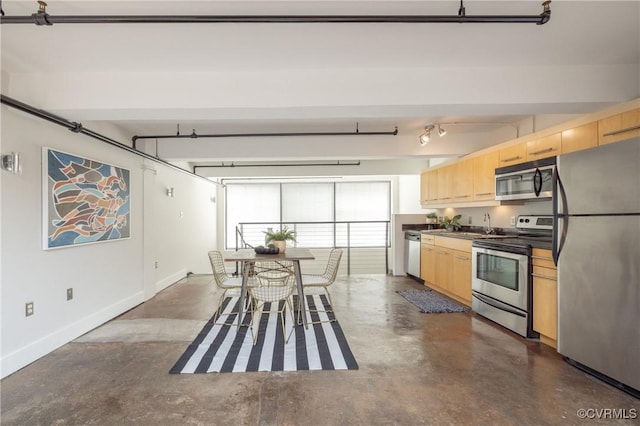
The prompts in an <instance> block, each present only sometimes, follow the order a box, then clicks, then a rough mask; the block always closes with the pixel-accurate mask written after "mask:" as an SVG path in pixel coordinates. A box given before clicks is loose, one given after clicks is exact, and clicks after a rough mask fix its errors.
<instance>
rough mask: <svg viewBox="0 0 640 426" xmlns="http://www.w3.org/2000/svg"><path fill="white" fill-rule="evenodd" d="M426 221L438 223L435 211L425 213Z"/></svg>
mask: <svg viewBox="0 0 640 426" xmlns="http://www.w3.org/2000/svg"><path fill="white" fill-rule="evenodd" d="M426 222H427V223H438V215H437V214H435V213H427V220H426Z"/></svg>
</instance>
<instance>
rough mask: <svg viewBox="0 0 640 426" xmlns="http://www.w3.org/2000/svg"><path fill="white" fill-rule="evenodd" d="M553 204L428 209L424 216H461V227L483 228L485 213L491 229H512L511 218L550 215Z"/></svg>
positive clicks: (534, 203) (545, 202) (531, 203)
mask: <svg viewBox="0 0 640 426" xmlns="http://www.w3.org/2000/svg"><path fill="white" fill-rule="evenodd" d="M552 210H553V204H552V202H551V201H550V200H547V201H531V202H527V203H525V204H522V205H519V204H518V205H503V206H494V207H464V208H447V209H428V210H425V218H426V214H427V213H429V212H432V211H433V212H435V213H436V214H437V215H438V217H442V216H449V217H452V216H455V215H457V214H460V215H462V217H461V219H460V224H461V225H463V226H473V227H478V226H479V227H483V226H486V225H487V222H485V221H484V216H485V213H489V216H490V217H491V227H493V228H514V227H515V224H514V225H512V224H511V218H512V217H517V216H518V215H525V214H537V215H545V214H548V215H551V214H552Z"/></svg>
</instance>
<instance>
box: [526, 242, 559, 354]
mask: <svg viewBox="0 0 640 426" xmlns="http://www.w3.org/2000/svg"><path fill="white" fill-rule="evenodd" d="M532 264H533V329H534V330H535V331H537V332H538V333H540V341H541V342H542V343H545V344H547V345H549V346H551V347H554V348H556V347H557V339H558V281H557V269H556V267H555V266H554V264H553V260H552V258H551V251H550V250H542V249H533V256H532Z"/></svg>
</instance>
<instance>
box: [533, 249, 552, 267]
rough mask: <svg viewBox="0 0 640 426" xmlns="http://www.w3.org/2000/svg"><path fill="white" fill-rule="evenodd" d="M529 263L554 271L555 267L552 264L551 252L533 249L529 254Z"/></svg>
mask: <svg viewBox="0 0 640 426" xmlns="http://www.w3.org/2000/svg"><path fill="white" fill-rule="evenodd" d="M531 263H532V264H533V265H537V266H543V267H545V268H553V269H556V265H555V264H554V263H553V257H552V254H551V250H545V249H537V248H534V249H533V252H532V254H531Z"/></svg>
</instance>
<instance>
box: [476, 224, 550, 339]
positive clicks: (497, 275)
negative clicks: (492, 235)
mask: <svg viewBox="0 0 640 426" xmlns="http://www.w3.org/2000/svg"><path fill="white" fill-rule="evenodd" d="M551 219H552V218H551V216H546V215H544V216H534V215H526V216H525V215H523V216H518V220H517V223H516V228H517V230H518V234H517V236H515V237H513V236H512V237H511V238H504V239H479V240H474V241H473V245H472V248H471V251H472V255H473V258H472V261H471V264H472V268H473V269H472V270H473V275H472V280H471V288H472V293H471V307H472V308H473V310H474V311H475V312H476V313H478V314H480V315H482V316H484V317H486V318H489V319H490V320H492V321H495V322H497V323H498V324H500V325H502V326H504V327H506V328H508V329H510V330H512V331H514V332H516V333H518V334H520V335H521V336H524V337H533V338H535V337H538V336H539V334H538V333H536V332H535V331H533V318H532V312H533V300H532V295H533V288H532V281H533V280H532V267H531V253H532V246H535V247H539V248H549V249H550V248H551V237H552V228H553V223H552V220H551Z"/></svg>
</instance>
